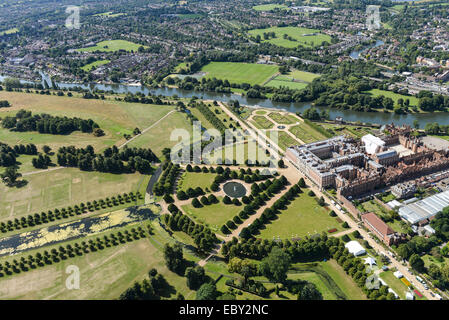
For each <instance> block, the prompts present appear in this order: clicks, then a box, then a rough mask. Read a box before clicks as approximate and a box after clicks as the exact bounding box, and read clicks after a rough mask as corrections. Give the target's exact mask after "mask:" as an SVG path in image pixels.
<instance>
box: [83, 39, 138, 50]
mask: <svg viewBox="0 0 449 320" xmlns="http://www.w3.org/2000/svg"><path fill="white" fill-rule="evenodd" d="M139 47H146V46H143V45H141V44H137V43H133V42H130V41H127V40H108V41H101V42H98V43H97V45H96V46H93V47H87V48H81V49H77V51H80V52H92V51H101V52H115V51H119V50H125V51H137V50H138V49H139Z"/></svg>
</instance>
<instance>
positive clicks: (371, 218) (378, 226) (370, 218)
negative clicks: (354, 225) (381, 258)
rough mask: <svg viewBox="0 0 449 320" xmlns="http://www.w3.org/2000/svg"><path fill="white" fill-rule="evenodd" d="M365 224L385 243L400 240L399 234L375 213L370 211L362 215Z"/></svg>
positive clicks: (388, 243) (389, 243)
mask: <svg viewBox="0 0 449 320" xmlns="http://www.w3.org/2000/svg"><path fill="white" fill-rule="evenodd" d="M361 218H362V221H363V223H364V224H365V226H366V227H367V228H368V229H369V230H371V231H372V232H373V233H374V234H375V235H376V236H377V237H378V238H379V239H381V240H382V241H383V242H384V243H385V244H387V245H391V244H393V243H394V242H395V241H397V240H398V238H399V237H398V235H397V234H396V233H395V232H394V231H393V229H391V228H390V227H389V226H388V225H387V224H386V223H385V222H383V221H382V219H380V218H379V217H378V216H377V215H376V214H375V213H373V212H369V213H365V214H363V215H362V217H361Z"/></svg>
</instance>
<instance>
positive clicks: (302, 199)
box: [257, 189, 342, 240]
mask: <svg viewBox="0 0 449 320" xmlns="http://www.w3.org/2000/svg"><path fill="white" fill-rule="evenodd" d="M307 192H308V190H307V189H304V193H301V194H300V195H299V197H297V198H296V199H295V200H293V201H292V202H291V203H290V204H289V205H288V207H287V209H286V210H282V211H281V213H280V214H279V215H278V219H276V220H274V221H272V222H271V223H269V224H267V225H266V228H265V229H262V230H261V232H260V235H258V236H257V237H258V238H262V239H269V240H272V239H273V237H276V238H277V237H280V238H281V239H291V238H292V237H294V238H297V237H300V238H303V237H305V236H307V235H313V234H316V233H321V232H323V231H325V232H327V231H328V230H330V229H333V228H336V229H337V230H338V231H340V230H341V229H342V227H341V226H340V224H339V223H338V222H337V220H336V219H335V218H334V217H331V216H329V211H328V210H327V209H325V208H323V207H320V206H319V205H318V203H317V201H316V200H315V198H314V197H310V196H309V195H307ZM338 231H337V232H338Z"/></svg>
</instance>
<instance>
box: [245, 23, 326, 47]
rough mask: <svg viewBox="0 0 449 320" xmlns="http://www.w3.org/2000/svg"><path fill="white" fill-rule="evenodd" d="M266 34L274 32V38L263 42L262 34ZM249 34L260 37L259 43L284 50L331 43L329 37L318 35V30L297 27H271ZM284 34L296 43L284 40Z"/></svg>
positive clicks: (251, 31) (252, 31)
mask: <svg viewBox="0 0 449 320" xmlns="http://www.w3.org/2000/svg"><path fill="white" fill-rule="evenodd" d="M267 32H274V33H275V34H276V38H271V39H267V40H264V38H263V34H264V33H267ZM249 34H250V35H252V36H254V37H256V36H257V35H260V37H261V39H262V40H261V41H263V42H265V41H266V42H269V43H271V44H274V45H276V46H279V47H285V48H296V47H297V46H298V45H302V46H305V47H315V46H320V45H321V43H322V42H323V41H327V42H329V43H330V42H331V37H330V36H328V35H326V34H323V33H320V30H316V29H307V28H299V27H271V28H266V29H255V30H250V31H249ZM284 34H287V36H290V37H292V38H293V39H295V40H296V41H290V40H288V39H284V37H283V36H284ZM311 34H314V35H311Z"/></svg>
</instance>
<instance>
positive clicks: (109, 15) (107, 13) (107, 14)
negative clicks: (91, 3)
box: [94, 11, 124, 18]
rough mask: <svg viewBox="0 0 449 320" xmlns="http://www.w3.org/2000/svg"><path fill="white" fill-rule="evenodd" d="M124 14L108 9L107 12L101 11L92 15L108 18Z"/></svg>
mask: <svg viewBox="0 0 449 320" xmlns="http://www.w3.org/2000/svg"><path fill="white" fill-rule="evenodd" d="M122 15H124V13H113V12H112V11H108V12H102V13H97V14H94V17H108V18H114V17H119V16H122Z"/></svg>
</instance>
